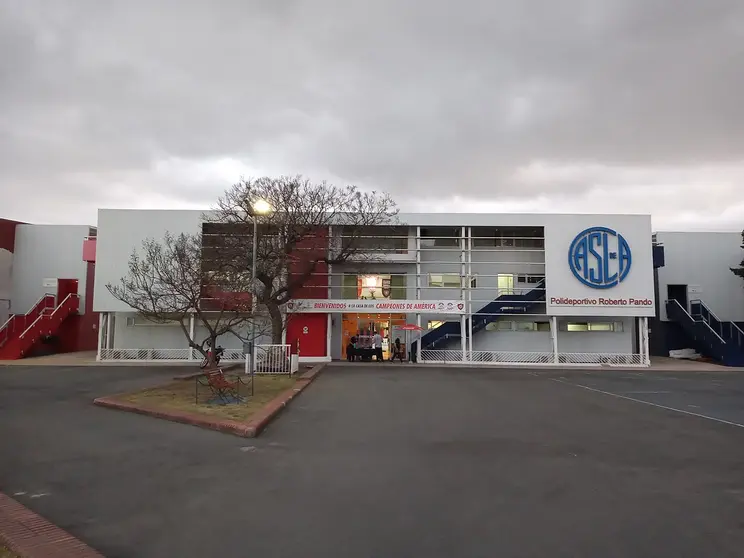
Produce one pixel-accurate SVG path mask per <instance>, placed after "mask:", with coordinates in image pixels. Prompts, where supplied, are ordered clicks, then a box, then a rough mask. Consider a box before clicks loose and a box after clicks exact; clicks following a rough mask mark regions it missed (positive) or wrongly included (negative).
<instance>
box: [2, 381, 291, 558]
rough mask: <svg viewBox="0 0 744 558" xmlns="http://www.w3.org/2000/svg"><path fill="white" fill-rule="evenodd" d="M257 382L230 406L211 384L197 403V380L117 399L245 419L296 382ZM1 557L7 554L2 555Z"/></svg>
mask: <svg viewBox="0 0 744 558" xmlns="http://www.w3.org/2000/svg"><path fill="white" fill-rule="evenodd" d="M227 378H228V379H229V380H232V379H233V378H234V376H232V377H231V376H230V375H227ZM243 378H244V381H246V382H247V381H248V378H247V377H245V376H243ZM202 381H204V380H202ZM254 381H255V385H254V389H253V396H247V397H246V398H245V402H243V403H231V404H229V405H217V404H208V403H207V401H208V400H210V399H212V393H211V391H210V390H209V388H208V387H205V386H201V385H200V386H199V403H198V404H197V403H196V402H195V385H194V382H195V380H184V381H178V382H173V383H170V384H168V385H165V386H161V387H156V388H150V389H145V390H142V391H137V392H133V393H128V394H126V395H121V396H119V397H116V398H115V399H117V400H119V401H126V402H128V403H135V404H137V405H142V406H144V407H150V408H154V409H166V410H172V411H183V412H188V413H198V414H202V415H209V416H212V417H214V416H217V417H220V418H225V419H231V420H236V421H240V422H245V421H247V420H249V419H250V418H251V416H253V415H254V414H255V413H256V411H258V410H259V409H261V408H262V407H263V406H264V405H266V404H267V403H268V402H269V401H271V400H272V399H274V398H275V397H276V396H277V395H279V394H280V393H282V392H283V391H285V390H287V389H289V388H291V387H292V386H293V385H294V384H295V378H294V377H289V376H255V377H254ZM248 393H250V387H249V386H243V385H241V386H240V394H241V395H247V394H248ZM0 558H4V557H3V556H2V555H0Z"/></svg>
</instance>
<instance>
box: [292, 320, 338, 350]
mask: <svg viewBox="0 0 744 558" xmlns="http://www.w3.org/2000/svg"><path fill="white" fill-rule="evenodd" d="M327 333H328V315H327V314H293V315H292V316H290V317H289V320H288V321H287V343H288V344H290V345H292V347H297V346H299V354H300V357H324V356H327V355H326V335H327Z"/></svg>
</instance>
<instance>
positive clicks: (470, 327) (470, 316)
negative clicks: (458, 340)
mask: <svg viewBox="0 0 744 558" xmlns="http://www.w3.org/2000/svg"><path fill="white" fill-rule="evenodd" d="M467 312H468V343H469V346H468V360H473V227H468V303H467Z"/></svg>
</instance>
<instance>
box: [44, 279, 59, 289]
mask: <svg viewBox="0 0 744 558" xmlns="http://www.w3.org/2000/svg"><path fill="white" fill-rule="evenodd" d="M41 286H42V287H44V288H45V289H46V288H50V287H54V288H56V287H57V280H56V279H51V278H47V279H44V280H43V281H42V282H41Z"/></svg>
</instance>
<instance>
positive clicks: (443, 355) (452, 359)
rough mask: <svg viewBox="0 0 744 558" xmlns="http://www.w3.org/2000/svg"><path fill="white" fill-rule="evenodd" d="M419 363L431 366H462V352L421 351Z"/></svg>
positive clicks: (443, 350)
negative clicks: (426, 363) (430, 364)
mask: <svg viewBox="0 0 744 558" xmlns="http://www.w3.org/2000/svg"><path fill="white" fill-rule="evenodd" d="M421 362H428V363H432V364H458V363H459V364H462V363H463V359H462V351H450V350H447V349H422V351H421Z"/></svg>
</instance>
